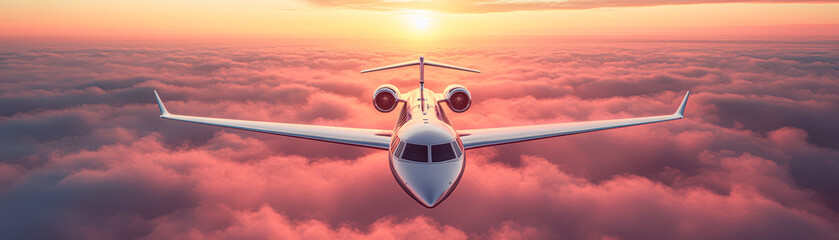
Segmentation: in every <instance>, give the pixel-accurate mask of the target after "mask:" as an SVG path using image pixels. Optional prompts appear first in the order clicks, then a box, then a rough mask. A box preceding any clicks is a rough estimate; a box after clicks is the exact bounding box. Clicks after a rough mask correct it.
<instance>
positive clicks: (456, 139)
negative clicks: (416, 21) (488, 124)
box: [154, 57, 690, 208]
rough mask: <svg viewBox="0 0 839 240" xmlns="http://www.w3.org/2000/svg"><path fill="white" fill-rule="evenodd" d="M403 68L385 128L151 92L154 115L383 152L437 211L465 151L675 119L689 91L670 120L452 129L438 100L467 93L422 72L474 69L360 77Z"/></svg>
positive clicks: (385, 97)
mask: <svg viewBox="0 0 839 240" xmlns="http://www.w3.org/2000/svg"><path fill="white" fill-rule="evenodd" d="M408 66H419V88H418V89H415V90H413V91H410V92H407V93H402V92H400V91H399V89H397V88H396V86H393V85H390V84H384V85H381V86H379V87H378V88H376V89H375V91H373V106H374V107H375V108H376V110H378V111H380V112H391V111H393V110H394V109H396V108H397V107H398V106H400V105H401V107H400V113H399V118H398V120H397V122H396V126H395V127H394V128H393V130H380V129H361V128H347V127H333V126H316V125H305V124H291V123H275V122H260V121H245V120H233V119H221V118H207V117H195V116H184V115H176V114H172V113H169V111H167V110H166V107H165V106H164V105H163V101H162V100H161V99H160V95H158V94H157V90H155V91H154V95H155V97H156V98H157V104H158V108H160V117H161V118H164V119H171V120H177V121H184V122H191V123H200V124H206V125H212V126H219V127H227V128H234V129H243V130H248V131H254V132H262V133H270V134H276V135H282V136H289V137H297V138H304V139H311V140H317V141H324V142H333V143H340V144H348V145H354V146H361V147H368V148H375V149H381V150H387V151H388V159H389V161H388V162H389V164H390V170H391V173H392V174H393V176H394V178H396V182H397V183H398V184H399V186H400V187H401V188H402V189H403V190H404V191H405V192H406V193H407V194H408V195H409V196H410V197H411V198H413V199H414V200H415V201H417V202H418V203H419V204H420V205H422V206H424V207H426V208H434V207H436V206H438V205H439V204H440V203H441V202H443V200H445V199H446V198H448V196H449V195H450V194H451V193H452V191H454V189H455V187H456V186H457V185H458V183H459V182H460V179H461V177H462V176H463V170H464V169H465V166H466V160H465V159H466V157H465V156H466V150H469V149H476V148H481V147H488V146H495V145H501V144H509V143H517V142H524V141H531V140H536V139H544V138H551V137H558V136H565V135H571V134H578V133H585V132H592V131H599V130H606V129H612V128H620V127H629V126H635V125H641V124H649V123H657V122H664V121H671V120H677V119H682V118H684V112H685V104H687V100H688V96H690V91H688V92H687V93H685V97H684V99H683V100H682V103H681V104H680V105H679V108H678V109H677V110H676V112H675V113H673V114H671V115H661V116H652V117H639V118H624V119H614V120H600V121H587V122H570V123H552V124H541V125H530V126H517V127H501V128H481V129H468V130H455V129H454V128H452V124H451V122H450V121H449V119H448V117H446V114H445V112H444V111H443V106H442V103H444V102H445V103H446V105H448V107H449V109H450V110H451V111H452V112H455V113H462V112H465V111H466V110H468V109H469V107H470V106H471V105H472V95H471V93H470V92H469V91H468V90H467V89H466V87H464V86H461V85H457V84H453V85H450V86H448V87H446V88H445V90H443V93H435V92H433V91H431V90H429V89H426V88H425V80H424V68H425V66H433V67H440V68H447V69H454V70H460V71H467V72H474V73H480V71H478V70H474V69H469V68H463V67H458V66H453V65H449V64H444V63H438V62H433V61H427V60H425V59H424V58H423V57H420V58H419V60H415V61H410V62H405V63H399V64H394V65H390V66H385V67H379V68H373V69H368V70H364V71H361V73H369V72H375V71H381V70H388V69H394V68H401V67H408ZM400 103H401V104H400Z"/></svg>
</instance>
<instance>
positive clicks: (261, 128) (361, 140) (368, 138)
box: [154, 90, 391, 150]
mask: <svg viewBox="0 0 839 240" xmlns="http://www.w3.org/2000/svg"><path fill="white" fill-rule="evenodd" d="M154 96H155V97H157V106H158V108H160V117H161V118H164V119H171V120H177V121H183V122H191V123H200V124H206V125H212V126H219V127H228V128H235V129H242V130H248V131H254V132H263V133H271V134H277V135H283V136H289V137H297V138H305V139H312V140H318V141H324V142H333V143H341V144H348V145H355V146H362V147H369V148H376V149H385V150H387V149H388V146H389V145H390V140H391V139H390V135H391V131H390V130H377V129H361V128H345V127H330V126H316V125H304V124H291V123H274V122H260V121H245V120H233V119H223V118H208V117H193V116H184V115H176V114H171V113H169V111H167V110H166V107H165V106H163V101H162V100H160V95H158V94H157V90H155V91H154Z"/></svg>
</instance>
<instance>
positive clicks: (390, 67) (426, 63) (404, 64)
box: [361, 58, 481, 73]
mask: <svg viewBox="0 0 839 240" xmlns="http://www.w3.org/2000/svg"><path fill="white" fill-rule="evenodd" d="M420 64H422V65H424V66H435V67H441V68H448V69H454V70H460V71H467V72H473V73H481V71H478V70H475V69H470V68H465V67H458V66H454V65H449V64H445V63H438V62H432V61H428V60H423V59H422V58H421V59H420V60H419V61H410V62H404V63H398V64H393V65H388V66H384V67H378V68H372V69H367V70H364V71H361V73H369V72H375V71H381V70H388V69H394V68H401V67H408V66H414V65H420Z"/></svg>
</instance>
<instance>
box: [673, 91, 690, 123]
mask: <svg viewBox="0 0 839 240" xmlns="http://www.w3.org/2000/svg"><path fill="white" fill-rule="evenodd" d="M688 96H690V91H689V90H688V92H687V93H685V99H684V100H682V104H681V105H679V109H678V110H676V113H674V114H673V115H676V116H679V118H685V105H687V103H688Z"/></svg>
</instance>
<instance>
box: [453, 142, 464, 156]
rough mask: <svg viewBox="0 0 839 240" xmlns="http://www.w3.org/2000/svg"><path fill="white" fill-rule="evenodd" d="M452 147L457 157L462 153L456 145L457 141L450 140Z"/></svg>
mask: <svg viewBox="0 0 839 240" xmlns="http://www.w3.org/2000/svg"><path fill="white" fill-rule="evenodd" d="M452 148H454V151H455V153H456V154H457V156H458V157H460V155H463V153H462V152H461V151H460V146H458V145H457V141H454V142H452Z"/></svg>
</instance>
